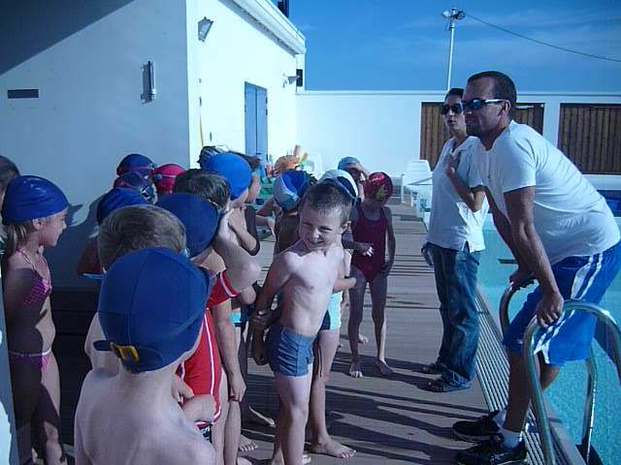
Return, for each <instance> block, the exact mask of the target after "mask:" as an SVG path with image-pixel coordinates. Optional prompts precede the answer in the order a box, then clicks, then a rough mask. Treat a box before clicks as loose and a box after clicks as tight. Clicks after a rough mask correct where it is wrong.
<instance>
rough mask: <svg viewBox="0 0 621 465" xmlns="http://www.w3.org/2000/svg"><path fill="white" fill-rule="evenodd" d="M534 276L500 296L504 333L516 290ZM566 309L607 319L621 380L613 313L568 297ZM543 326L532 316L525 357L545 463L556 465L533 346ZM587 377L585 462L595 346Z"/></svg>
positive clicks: (620, 343)
mask: <svg viewBox="0 0 621 465" xmlns="http://www.w3.org/2000/svg"><path fill="white" fill-rule="evenodd" d="M532 282H533V280H530V281H527V282H524V283H522V284H521V285H514V284H513V283H511V284H510V285H509V286H508V287H507V288H506V289H505V292H504V293H503V295H502V298H501V299H500V308H499V317H500V326H501V329H502V332H503V334H504V333H505V332H506V330H507V328H508V327H509V323H510V321H509V304H510V302H511V299H512V298H513V296H514V295H515V293H516V292H517V291H518V290H520V289H522V288H525V287H527V286H529V285H530V284H531V283H532ZM563 309H564V312H586V313H590V314H591V315H593V316H595V317H596V318H597V319H598V320H599V321H600V322H602V323H604V324H605V325H606V327H607V328H608V330H609V331H610V334H612V340H613V347H614V362H615V365H616V368H617V375H618V376H619V381H620V382H621V331H620V330H619V325H618V324H617V322H616V321H615V320H614V318H613V317H612V316H611V315H610V313H609V312H608V311H607V310H604V309H603V308H601V307H599V306H597V305H594V304H591V303H588V302H580V301H567V302H566V303H565V305H564V308H563ZM541 329H542V328H541V327H540V326H539V324H538V322H537V317H533V319H532V320H531V322H530V323H529V325H528V328H527V329H526V333H525V335H524V359H525V362H526V367H527V370H528V375H529V379H528V385H529V388H530V391H531V393H532V403H533V413H534V415H535V418H536V420H537V426H538V428H539V436H540V439H541V445H542V449H543V454H544V459H545V462H546V464H548V465H555V463H556V458H555V455H554V444H553V442H552V434H551V430H550V422H549V419H548V412H547V409H546V405H545V401H544V397H543V390H542V389H541V385H540V384H539V376H538V370H537V363H536V357H535V353H534V351H533V347H534V345H535V340H536V338H537V335H538V334H539V331H541ZM585 364H586V368H587V374H588V381H587V397H586V400H585V408H584V420H583V427H582V443H581V444H580V449H581V450H580V453H581V455H582V457H583V458H584V461H585V463H586V464H587V465H588V463H589V460H590V457H591V440H592V436H593V425H594V423H595V401H596V399H595V395H596V392H597V365H596V363H595V358H594V355H593V349H592V348H591V350H590V353H589V357H588V358H587V359H586V360H585Z"/></svg>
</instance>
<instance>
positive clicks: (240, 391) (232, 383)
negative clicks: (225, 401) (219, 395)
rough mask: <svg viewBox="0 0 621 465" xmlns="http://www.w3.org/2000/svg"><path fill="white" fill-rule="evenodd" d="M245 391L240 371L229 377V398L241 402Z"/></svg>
mask: <svg viewBox="0 0 621 465" xmlns="http://www.w3.org/2000/svg"><path fill="white" fill-rule="evenodd" d="M245 392H246V383H245V382H244V377H243V376H242V375H241V373H237V374H235V375H231V376H230V377H229V400H232V401H235V402H241V401H242V399H243V398H244V394H245Z"/></svg>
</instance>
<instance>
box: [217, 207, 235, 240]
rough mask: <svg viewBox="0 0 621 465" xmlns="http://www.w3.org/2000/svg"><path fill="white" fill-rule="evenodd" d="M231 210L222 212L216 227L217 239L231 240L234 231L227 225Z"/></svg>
mask: <svg viewBox="0 0 621 465" xmlns="http://www.w3.org/2000/svg"><path fill="white" fill-rule="evenodd" d="M232 212H233V211H232V210H228V211H227V212H226V213H224V215H222V218H220V226H219V227H218V234H217V237H218V239H224V240H227V241H231V240H233V234H234V233H233V231H232V230H231V227H230V225H229V222H230V219H231V214H232Z"/></svg>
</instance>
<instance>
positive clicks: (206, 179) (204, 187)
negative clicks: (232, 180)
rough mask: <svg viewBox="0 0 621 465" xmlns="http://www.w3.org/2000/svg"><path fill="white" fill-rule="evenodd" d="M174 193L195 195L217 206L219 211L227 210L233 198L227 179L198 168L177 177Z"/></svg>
mask: <svg viewBox="0 0 621 465" xmlns="http://www.w3.org/2000/svg"><path fill="white" fill-rule="evenodd" d="M173 192H176V193H179V192H183V193H186V194H194V195H196V196H197V197H200V198H201V199H202V200H205V201H206V202H210V203H212V204H215V206H216V207H217V208H218V210H223V209H224V208H226V204H227V203H228V201H229V199H230V198H231V189H230V188H229V184H228V182H227V181H226V179H224V178H223V177H222V176H219V175H217V174H212V173H207V172H206V171H203V170H202V169H196V168H194V169H191V170H187V171H186V172H185V173H182V174H180V175H179V176H177V180H176V181H175V187H174V189H173Z"/></svg>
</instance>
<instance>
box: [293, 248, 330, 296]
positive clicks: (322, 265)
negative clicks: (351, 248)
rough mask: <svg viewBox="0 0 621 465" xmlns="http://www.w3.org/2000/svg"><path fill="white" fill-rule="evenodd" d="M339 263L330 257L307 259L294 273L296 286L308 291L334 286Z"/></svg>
mask: <svg viewBox="0 0 621 465" xmlns="http://www.w3.org/2000/svg"><path fill="white" fill-rule="evenodd" d="M337 265H338V263H337V262H336V261H334V260H330V258H329V257H320V258H315V257H313V258H312V259H310V258H309V259H307V260H305V261H304V263H303V264H302V266H300V267H299V268H298V269H297V271H296V273H295V274H294V280H293V281H294V283H295V284H296V287H299V288H301V289H300V290H304V291H305V292H307V293H313V292H314V291H322V290H325V289H326V288H330V289H331V288H332V286H334V281H335V280H336V277H337V272H338V266H337Z"/></svg>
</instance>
